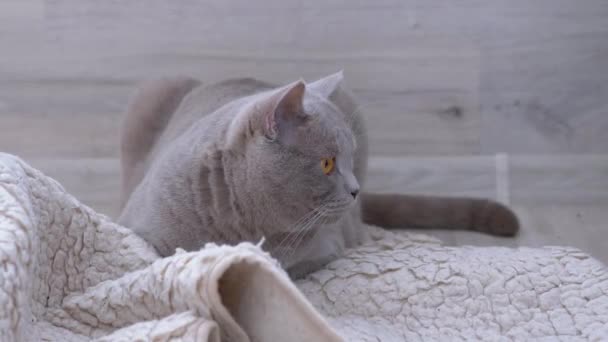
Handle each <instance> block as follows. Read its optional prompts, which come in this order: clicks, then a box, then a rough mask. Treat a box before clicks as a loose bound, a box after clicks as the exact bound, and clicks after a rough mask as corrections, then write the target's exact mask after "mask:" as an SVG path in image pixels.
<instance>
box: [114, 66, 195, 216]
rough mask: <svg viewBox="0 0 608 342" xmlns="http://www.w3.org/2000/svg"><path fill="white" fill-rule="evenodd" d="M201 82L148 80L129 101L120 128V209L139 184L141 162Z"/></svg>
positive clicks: (144, 161) (178, 78) (187, 79)
mask: <svg viewBox="0 0 608 342" xmlns="http://www.w3.org/2000/svg"><path fill="white" fill-rule="evenodd" d="M200 84H201V83H200V82H199V81H197V80H195V79H192V78H188V77H174V78H163V79H157V80H152V81H148V82H147V83H145V84H144V85H143V86H142V87H141V88H140V89H139V90H138V92H137V93H136V94H135V96H134V97H133V98H132V100H131V102H130V104H129V107H128V109H127V112H126V114H125V118H124V121H123V125H122V131H121V139H120V140H121V141H120V159H121V165H122V192H121V208H122V207H124V204H125V203H126V201H127V199H128V198H129V196H130V195H131V192H132V191H133V189H135V187H136V186H137V185H138V184H139V182H140V181H141V179H142V177H143V173H144V172H145V163H146V160H147V158H148V155H149V154H150V152H151V151H152V149H153V147H154V145H155V143H156V141H157V139H158V137H159V136H160V135H161V133H162V132H163V131H164V130H165V128H166V126H167V124H168V122H169V120H170V119H171V117H172V116H173V113H174V112H175V110H176V109H177V107H178V106H179V105H180V103H181V101H182V100H183V98H184V97H185V96H186V95H187V94H188V93H189V92H191V91H192V89H194V88H196V87H197V86H199V85H200Z"/></svg>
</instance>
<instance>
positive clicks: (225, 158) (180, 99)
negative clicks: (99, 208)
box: [119, 72, 517, 274]
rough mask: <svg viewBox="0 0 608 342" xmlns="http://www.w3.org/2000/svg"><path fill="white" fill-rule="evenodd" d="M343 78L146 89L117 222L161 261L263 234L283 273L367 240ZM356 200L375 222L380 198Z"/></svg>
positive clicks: (184, 82)
mask: <svg viewBox="0 0 608 342" xmlns="http://www.w3.org/2000/svg"><path fill="white" fill-rule="evenodd" d="M342 79H343V76H342V73H341V72H340V73H337V74H334V75H330V76H328V77H326V78H324V79H321V80H319V81H316V82H313V83H309V84H305V83H304V82H303V81H297V82H294V83H291V84H289V85H287V86H283V87H278V88H277V87H275V86H273V85H270V84H267V83H264V82H260V81H257V80H252V79H237V80H229V81H225V82H221V83H217V84H211V85H200V83H199V82H198V81H196V80H192V79H188V78H177V79H165V80H160V81H156V82H153V83H152V84H150V85H148V86H146V87H144V88H143V89H142V91H141V92H140V93H139V94H138V95H137V96H136V97H135V99H134V101H133V103H132V105H131V107H130V109H129V112H128V113H127V119H126V121H125V128H124V131H123V138H122V149H123V150H122V153H123V155H122V164H123V182H124V186H123V203H125V206H124V209H123V212H122V214H121V216H120V218H119V222H120V223H121V224H123V225H125V226H128V227H131V228H132V229H133V230H134V231H135V232H137V233H138V234H139V235H140V236H142V237H143V238H144V239H146V240H147V241H148V242H150V243H151V244H152V245H154V247H155V248H156V249H157V250H158V252H159V253H160V254H161V255H163V256H167V255H171V254H173V253H174V252H175V249H176V248H178V247H179V248H183V249H186V250H196V249H199V248H201V247H202V246H203V245H204V244H205V243H207V242H217V243H231V244H234V243H238V242H240V241H243V240H247V241H259V240H260V239H261V238H262V237H265V238H266V240H267V243H266V245H265V246H266V247H267V248H268V249H269V250H270V251H271V253H272V254H273V255H274V256H275V257H277V258H278V259H279V261H280V262H281V263H282V264H283V265H284V266H285V267H286V268H289V269H290V271H291V272H292V273H293V274H303V273H306V272H309V271H311V270H314V269H316V268H317V267H319V266H320V265H322V264H324V263H326V262H327V261H329V260H331V259H332V258H335V257H337V256H338V255H339V254H340V253H341V252H342V250H343V249H344V248H347V247H351V246H355V245H357V244H360V243H362V242H363V241H365V240H367V239H368V236H367V233H366V230H365V229H363V222H362V218H361V217H362V213H361V204H360V203H361V201H359V200H358V198H354V197H353V194H356V193H357V191H358V190H359V188H360V187H362V186H363V185H364V181H365V173H366V166H367V158H368V155H367V137H366V131H365V125H364V122H363V118H362V117H361V115H360V113H359V111H358V108H357V106H356V104H355V101H354V98H353V96H352V95H351V94H350V93H349V92H348V91H347V90H345V89H344V87H343V86H342ZM176 103H177V104H179V105H177V104H176ZM331 157H335V158H336V170H335V171H334V172H332V173H331V174H330V175H325V174H324V173H323V172H322V169H321V160H322V158H331ZM375 196H382V195H375ZM359 197H361V196H359ZM363 198H364V203H365V208H366V210H367V211H368V212H370V213H373V215H364V216H365V217H366V222H368V223H372V224H373V223H377V222H374V218H375V217H380V216H382V215H384V214H386V213H385V212H383V211H381V210H379V208H378V207H377V206H374V203H376V202H380V201H381V197H380V200H378V198H376V197H374V196H373V195H367V194H363ZM396 200H398V201H401V202H399V203H401V205H405V206H407V205H408V202H407V201H412V200H413V202H412V203H416V200H415V198H410V197H407V198H402V199H401V200H399V199H396ZM434 200H436V201H439V202H438V203H444V202H441V201H442V199H434ZM467 201H470V200H469V199H462V200H460V202H458V203H459V205H457V206H455V208H457V209H456V210H459V211H463V210H464V211H465V213H464V214H462V215H456V216H458V218H459V219H460V218H461V216H464V217H467V215H469V213H468V211H467V210H469V207H467V206H466V203H468V202H467ZM425 203H426V202H425ZM492 203H493V202H492ZM429 204H432V203H426V204H425V208H427V209H428V208H429V207H431V208H432V205H430V206H429ZM463 204H464V206H463ZM396 208H399V207H396ZM448 209H449V208H448ZM482 209H483V208H482ZM442 210H446V209H445V207H442ZM505 210H507V211H508V209H506V208H505ZM399 212H400V211H399V210H393V212H391V213H388V214H390V215H392V216H393V220H392V221H391V223H392V224H393V225H394V224H398V223H400V222H402V223H409V222H411V221H412V220H410V219H406V218H403V217H400V215H399ZM509 212H510V211H509ZM412 214H415V213H411V212H408V215H412ZM426 214H429V213H428V212H427V213H426ZM431 215H432V212H431ZM456 216H455V217H456ZM436 221H437V220H435V221H433V222H436ZM395 222H396V223H395ZM413 222H422V224H421V226H425V224H424V220H418V221H416V220H413ZM444 223H446V224H449V223H451V222H444ZM458 223H459V224H460V225H461V226H463V228H466V229H472V228H470V227H469V226H470V224H467V223H466V222H458ZM509 224H511V223H509ZM507 228H508V230H513V227H507ZM477 230H484V229H479V228H477ZM515 230H517V227H515ZM484 231H490V232H492V229H487V230H484Z"/></svg>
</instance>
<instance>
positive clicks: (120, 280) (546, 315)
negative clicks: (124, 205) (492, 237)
mask: <svg viewBox="0 0 608 342" xmlns="http://www.w3.org/2000/svg"><path fill="white" fill-rule="evenodd" d="M369 229H372V230H373V235H374V241H373V242H372V243H370V244H368V245H365V246H361V247H359V248H357V249H355V250H351V251H349V252H348V253H347V254H346V255H345V256H344V257H343V258H341V259H339V260H336V261H335V262H333V263H331V264H329V265H327V267H326V268H324V269H322V270H320V271H318V272H316V273H314V274H312V275H310V276H308V277H307V278H306V279H303V280H300V281H298V282H297V283H296V284H293V283H292V282H291V281H290V280H289V279H288V277H287V276H286V275H285V273H284V272H283V271H282V270H281V269H280V267H279V266H278V265H277V264H276V262H275V261H274V260H273V259H272V258H270V257H269V256H268V255H267V254H266V253H264V252H263V250H262V249H263V245H262V248H260V246H259V245H253V244H250V243H242V244H240V245H237V246H217V245H213V244H209V245H207V246H205V247H204V248H203V249H201V250H200V251H198V252H190V253H186V252H179V253H177V254H176V255H174V256H172V257H169V258H159V257H158V256H157V255H156V253H155V252H154V251H153V249H152V248H150V246H148V245H147V244H146V243H145V242H144V241H142V240H141V239H139V238H138V237H137V236H135V235H134V234H133V233H131V232H130V231H129V230H128V229H126V228H123V227H120V226H118V225H116V224H114V223H112V222H111V220H110V219H109V218H107V217H105V216H103V215H100V214H97V213H95V212H94V211H92V210H91V209H90V208H88V207H86V206H84V205H82V204H80V203H79V202H78V201H77V200H76V199H74V198H73V197H72V196H70V195H69V194H68V193H66V192H65V191H64V189H63V188H62V187H61V186H60V185H59V184H58V183H57V182H55V181H54V180H52V179H50V178H48V177H46V176H44V175H43V174H41V173H40V172H39V171H37V170H35V169H33V168H31V167H30V166H28V165H27V164H25V163H24V162H23V161H21V160H20V159H18V158H16V157H13V156H10V155H6V154H0V340H1V341H27V340H31V341H39V340H47V341H51V340H57V341H82V340H90V339H99V340H103V341H114V340H125V341H135V340H138V341H147V340H154V341H169V340H192V341H220V340H221V341H285V340H288V341H290V342H298V341H302V342H303V341H341V340H348V341H404V340H408V341H410V340H412V341H416V340H425V341H427V340H437V341H445V340H452V341H458V340H463V341H464V340H467V341H469V340H491V341H502V340H505V341H507V340H527V339H541V340H543V339H544V340H568V341H576V340H597V341H599V340H607V339H608V270H607V269H606V267H605V266H604V265H602V264H601V263H600V262H598V261H596V260H595V259H593V258H591V257H589V256H588V255H586V254H584V253H582V252H580V251H578V250H576V249H573V248H564V247H547V248H538V249H531V248H521V249H507V248H478V247H457V248H456V247H445V246H442V245H441V243H440V242H439V241H437V240H434V239H432V238H428V237H425V236H421V235H413V234H400V235H396V234H392V233H388V232H383V231H381V230H377V229H375V228H372V227H370V228H369Z"/></svg>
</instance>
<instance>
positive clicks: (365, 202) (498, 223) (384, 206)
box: [361, 193, 519, 236]
mask: <svg viewBox="0 0 608 342" xmlns="http://www.w3.org/2000/svg"><path fill="white" fill-rule="evenodd" d="M361 204H362V216H363V221H364V222H365V223H367V224H372V225H376V226H380V227H383V228H389V229H390V228H436V229H450V230H474V231H479V232H484V233H489V234H492V235H501V236H513V235H515V234H517V231H518V230H519V220H518V219H517V216H516V215H515V213H514V212H513V211H512V210H511V209H509V208H507V207H506V206H504V205H502V204H500V203H498V202H495V201H491V200H487V199H478V198H470V197H435V196H422V195H401V194H375V193H364V194H362V196H361Z"/></svg>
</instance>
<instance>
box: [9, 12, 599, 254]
mask: <svg viewBox="0 0 608 342" xmlns="http://www.w3.org/2000/svg"><path fill="white" fill-rule="evenodd" d="M606 18H608V2H607V1H605V0H586V1H584V2H573V1H568V0H535V1H525V0H500V1H491V2H487V1H480V0H464V1H459V2H457V3H456V2H444V1H438V0H426V1H413V0H405V1H394V0H379V1H369V2H361V1H360V2H356V1H345V0H336V1H307V2H303V1H298V0H264V1H256V2H249V1H243V0H209V1H194V0H184V1H170V0H153V1H144V0H131V1H92V0H54V1H42V0H3V1H0V151H4V152H9V153H13V154H17V155H19V156H21V157H23V158H24V159H25V160H26V161H28V162H30V163H32V164H33V165H34V166H37V167H38V168H40V169H42V170H43V171H45V172H47V173H48V174H49V175H51V176H53V177H55V178H56V179H58V180H59V181H60V182H61V183H63V184H64V185H65V187H66V188H67V189H68V190H69V191H71V192H72V193H73V194H75V195H76V196H77V197H78V198H79V199H81V200H82V201H83V202H85V203H87V204H89V205H91V206H92V207H94V208H95V209H97V210H99V211H101V212H103V213H106V214H108V215H111V216H115V215H116V214H117V196H118V187H119V182H120V179H119V165H118V139H117V136H118V130H119V127H120V122H121V117H122V111H123V109H124V107H125V105H126V103H127V101H128V98H129V96H130V94H131V93H132V92H133V90H134V87H135V85H136V84H138V83H139V82H140V81H142V80H144V79H149V78H155V77H159V76H164V75H174V74H187V75H192V76H196V77H199V78H200V79H202V80H203V81H207V82H208V81H213V80H219V79H224V78H228V77H234V76H253V77H259V78H263V79H266V80H270V81H275V82H288V81H291V80H295V79H297V78H300V77H304V78H305V79H307V80H312V79H314V78H316V77H319V76H321V75H325V74H328V73H331V72H334V71H337V70H339V69H344V70H345V73H346V79H347V82H348V83H349V84H350V86H351V87H352V88H353V89H354V91H355V93H356V94H357V96H358V98H359V99H360V102H361V105H362V107H363V108H364V112H365V113H366V116H367V121H368V126H369V129H370V135H371V139H370V140H371V149H372V154H373V156H374V159H373V160H372V162H371V170H370V182H369V187H370V188H371V189H374V190H382V191H383V190H391V191H392V190H401V191H409V192H422V193H436V194H448V195H450V194H459V195H462V194H470V195H479V196H488V197H493V198H497V199H499V200H501V201H504V202H507V203H510V204H511V205H512V206H513V207H514V208H515V209H516V210H517V212H518V214H519V215H520V217H521V219H522V221H523V231H522V234H521V235H520V236H519V237H518V238H516V239H498V238H492V237H488V236H484V235H480V234H473V233H464V232H458V233H452V232H433V233H434V234H436V235H438V236H440V237H441V238H442V239H444V240H445V241H446V242H448V243H451V244H479V245H488V244H501V245H513V246H539V245H546V244H560V245H572V246H576V247H579V248H582V249H583V250H585V251H587V252H590V253H592V254H593V255H595V256H597V257H599V258H601V259H602V260H604V261H606V262H608V249H606V248H605V245H606V243H608V223H607V222H608V134H606V132H607V131H608V20H606Z"/></svg>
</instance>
